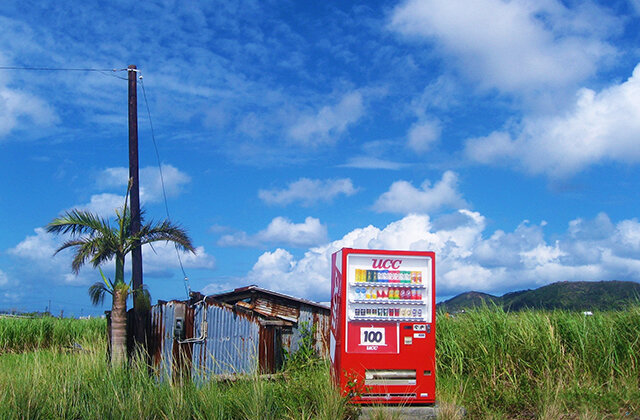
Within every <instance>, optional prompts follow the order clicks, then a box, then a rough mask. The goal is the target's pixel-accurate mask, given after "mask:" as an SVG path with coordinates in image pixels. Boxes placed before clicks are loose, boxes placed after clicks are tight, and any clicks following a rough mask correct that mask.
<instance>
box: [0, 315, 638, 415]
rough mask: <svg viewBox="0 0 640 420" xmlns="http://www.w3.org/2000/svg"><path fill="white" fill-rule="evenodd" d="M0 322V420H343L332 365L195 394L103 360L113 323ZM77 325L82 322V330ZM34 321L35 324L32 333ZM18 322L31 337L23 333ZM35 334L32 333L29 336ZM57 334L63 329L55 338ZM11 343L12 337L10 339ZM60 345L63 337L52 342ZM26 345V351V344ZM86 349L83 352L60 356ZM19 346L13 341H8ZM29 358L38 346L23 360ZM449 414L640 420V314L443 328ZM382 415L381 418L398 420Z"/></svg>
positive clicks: (296, 363)
mask: <svg viewBox="0 0 640 420" xmlns="http://www.w3.org/2000/svg"><path fill="white" fill-rule="evenodd" d="M2 321H3V320H0V328H2V329H0V340H2V341H0V343H3V344H2V345H3V347H2V348H4V349H8V351H4V354H0V418H2V419H5V418H6V419H22V418H29V419H32V418H33V419H39V418H41V419H49V418H74V419H75V418H82V419H93V418H101V419H102V418H118V419H147V418H148V419H152V418H190V419H346V418H354V417H355V415H356V414H357V413H356V412H355V411H354V410H355V409H354V408H352V407H350V406H349V405H348V404H347V402H346V401H345V399H344V398H342V397H341V396H340V395H339V393H338V392H337V391H336V390H335V389H334V388H333V387H332V386H331V385H330V379H329V376H330V375H329V367H328V364H327V362H324V361H315V362H313V361H310V360H309V359H305V360H303V361H300V360H297V359H296V358H291V359H290V361H289V363H288V365H287V372H286V375H283V376H281V377H278V378H277V379H272V380H265V379H262V378H260V377H258V376H255V377H249V378H245V379H242V380H238V381H235V382H216V381H211V382H208V383H205V384H202V385H196V384H193V383H191V382H189V381H182V382H179V383H172V382H171V381H169V380H160V379H159V378H158V376H156V375H149V374H148V370H147V367H146V366H143V365H137V364H136V363H134V364H133V366H132V367H130V368H126V369H121V368H112V367H110V366H109V364H108V362H107V361H106V358H105V351H106V339H105V325H104V324H100V323H99V322H97V321H92V322H95V325H94V324H93V323H92V322H90V323H86V324H83V323H78V324H75V323H74V322H73V321H72V320H70V321H72V322H70V323H67V322H66V321H65V320H50V321H53V323H54V324H56V323H60V325H59V326H56V325H53V326H52V325H50V324H48V323H47V321H44V323H41V320H25V321H28V322H26V323H20V324H18V323H15V322H17V321H20V322H21V321H23V320H11V321H12V322H14V323H13V324H11V328H13V329H12V330H11V331H13V332H11V333H5V334H6V336H5V335H4V334H3V332H2V331H8V330H9V329H8V328H7V327H6V325H8V324H5V323H2ZM75 322H79V321H75ZM29 323H32V324H33V325H28V324H29ZM17 325H19V326H22V330H23V332H22V334H17V333H16V332H15V329H16V328H18V327H16V326H17ZM26 331H31V332H29V333H27V332H26ZM53 331H60V332H58V333H55V334H54V333H53ZM9 336H11V337H13V338H11V339H7V337H9ZM53 337H58V338H53ZM21 340H22V341H23V342H21ZM73 341H78V342H80V343H81V344H83V346H84V347H85V350H86V351H79V352H67V351H63V349H64V346H66V345H68V343H70V342H73ZM6 343H10V344H6ZM21 349H22V350H31V349H39V350H37V351H28V352H24V353H18V351H21ZM436 352H437V399H438V401H439V405H440V407H441V409H440V417H441V418H449V419H458V418H461V411H460V410H459V407H461V406H462V407H464V408H465V409H466V412H467V418H483V419H484V418H532V419H533V418H538V419H559V418H567V419H574V418H576V419H577V418H585V419H586V418H593V419H602V418H612V419H617V418H638V416H640V308H633V309H631V310H628V311H620V312H607V313H596V314H595V315H594V316H590V317H585V316H583V315H582V314H579V313H570V312H562V311H556V312H543V311H539V312H538V311H528V312H519V313H505V312H503V311H502V310H500V309H493V308H492V309H489V308H483V309H478V310H473V311H470V312H467V313H466V314H461V315H459V316H457V317H455V318H447V317H445V316H442V314H439V318H438V323H437V349H436ZM387 414H388V413H385V410H384V408H381V410H380V413H379V415H377V416H378V418H391V417H389V416H388V415H387Z"/></svg>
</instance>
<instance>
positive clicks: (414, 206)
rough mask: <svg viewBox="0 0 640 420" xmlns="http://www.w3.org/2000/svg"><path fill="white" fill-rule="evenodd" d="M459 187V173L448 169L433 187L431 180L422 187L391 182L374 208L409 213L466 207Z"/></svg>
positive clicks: (401, 182)
mask: <svg viewBox="0 0 640 420" xmlns="http://www.w3.org/2000/svg"><path fill="white" fill-rule="evenodd" d="M457 188H458V175H457V174H456V173H455V172H452V171H446V172H445V173H444V174H443V175H442V179H441V180H440V181H438V182H436V183H435V184H434V185H433V187H432V186H431V181H429V180H425V181H424V182H423V183H422V185H420V188H415V187H414V186H413V185H412V184H411V183H410V182H407V181H396V182H394V183H393V184H391V187H390V188H389V191H387V192H385V193H384V194H382V195H381V196H380V197H378V200H377V201H376V202H375V204H374V205H373V208H374V209H375V210H376V211H378V212H389V213H401V214H407V213H414V212H432V211H436V210H439V209H442V208H446V207H449V208H460V207H466V206H467V204H466V202H465V201H464V199H463V198H462V195H461V194H460V193H459V192H458V190H457Z"/></svg>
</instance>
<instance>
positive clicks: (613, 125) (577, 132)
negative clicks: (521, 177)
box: [465, 64, 640, 177]
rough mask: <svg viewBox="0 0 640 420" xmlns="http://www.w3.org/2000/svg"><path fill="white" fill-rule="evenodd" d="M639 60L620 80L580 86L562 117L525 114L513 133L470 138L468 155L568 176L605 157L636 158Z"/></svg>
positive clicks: (628, 160) (639, 157)
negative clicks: (599, 87)
mask: <svg viewBox="0 0 640 420" xmlns="http://www.w3.org/2000/svg"><path fill="white" fill-rule="evenodd" d="M638 138H640V64H639V65H637V66H636V68H635V69H634V71H633V74H632V76H631V77H630V78H629V79H628V80H626V81H624V82H623V83H621V84H618V85H614V86H611V87H608V88H605V89H603V90H602V91H600V92H595V91H593V90H590V89H582V90H580V92H579V93H578V97H577V100H576V102H575V104H574V105H573V107H572V108H571V109H570V110H568V111H567V112H566V113H565V114H564V115H553V116H546V117H537V118H533V117H531V118H527V119H525V120H524V121H523V123H522V124H521V128H520V129H519V130H518V131H517V132H515V133H509V132H505V131H497V132H494V133H491V134H490V135H488V136H486V137H480V138H474V139H470V140H468V141H467V143H466V148H465V153H466V155H467V157H469V159H471V160H473V161H476V162H479V163H484V164H496V163H505V162H517V164H518V165H519V166H521V167H522V168H523V169H524V170H526V171H528V172H530V173H535V174H540V173H541V174H547V175H549V176H554V177H558V176H567V175H571V174H574V173H576V172H578V171H580V170H583V169H585V168H586V167H588V166H590V165H594V164H596V163H600V162H603V161H616V162H623V163H637V162H640V148H639V147H638Z"/></svg>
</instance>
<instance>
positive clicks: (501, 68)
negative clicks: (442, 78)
mask: <svg viewBox="0 0 640 420" xmlns="http://www.w3.org/2000/svg"><path fill="white" fill-rule="evenodd" d="M389 27H390V29H391V30H393V31H396V32H398V33H400V34H402V35H405V36H408V37H413V38H417V39H421V40H428V41H434V42H435V43H436V46H437V47H439V48H441V50H442V51H443V53H444V55H445V56H447V58H449V61H451V62H453V63H455V65H456V66H457V68H458V70H459V71H460V72H462V73H464V74H466V75H467V76H468V77H469V78H471V79H476V80H477V81H478V82H479V83H481V84H482V85H483V86H485V87H488V88H493V87H495V88H498V89H501V90H503V91H508V92H516V91H529V90H535V89H540V88H543V87H558V86H564V85H568V84H572V83H575V82H577V81H580V80H583V79H584V78H586V77H588V76H590V75H592V74H594V73H595V71H596V69H597V64H598V62H599V61H601V60H602V59H603V58H606V57H609V56H611V55H612V54H613V53H614V52H615V51H614V48H613V47H612V46H610V45H609V44H607V43H606V42H604V41H601V40H600V38H604V37H606V35H608V33H609V32H611V31H615V30H616V26H615V20H614V19H613V18H611V17H610V16H609V14H607V12H606V11H605V10H603V9H599V8H597V7H596V6H593V5H590V6H582V7H574V8H573V9H569V8H567V7H565V6H564V5H563V4H562V3H560V2H559V1H556V0H547V1H539V2H531V1H527V0H514V1H509V2H505V1H500V0H474V1H464V0H450V1H437V0H409V1H405V2H404V3H402V4H401V5H399V6H398V7H396V8H395V10H394V11H393V13H392V15H391V21H390V25H389Z"/></svg>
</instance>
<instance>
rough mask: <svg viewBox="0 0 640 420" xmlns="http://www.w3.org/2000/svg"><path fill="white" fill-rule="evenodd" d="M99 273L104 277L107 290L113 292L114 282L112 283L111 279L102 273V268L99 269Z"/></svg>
mask: <svg viewBox="0 0 640 420" xmlns="http://www.w3.org/2000/svg"><path fill="white" fill-rule="evenodd" d="M98 271H99V272H100V276H101V277H102V281H103V282H104V284H105V286H106V287H107V289H109V290H112V289H113V282H112V281H111V279H109V278H107V276H105V275H104V273H103V272H102V268H100V267H98Z"/></svg>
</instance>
